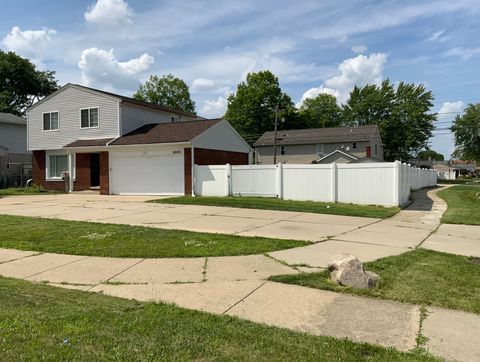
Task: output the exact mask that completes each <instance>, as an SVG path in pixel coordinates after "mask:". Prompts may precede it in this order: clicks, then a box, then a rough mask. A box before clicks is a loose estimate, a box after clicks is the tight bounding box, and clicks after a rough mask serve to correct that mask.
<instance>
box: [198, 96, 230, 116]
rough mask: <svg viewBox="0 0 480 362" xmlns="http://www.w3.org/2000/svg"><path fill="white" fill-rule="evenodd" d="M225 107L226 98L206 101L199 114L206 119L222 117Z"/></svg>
mask: <svg viewBox="0 0 480 362" xmlns="http://www.w3.org/2000/svg"><path fill="white" fill-rule="evenodd" d="M227 105H228V102H227V98H226V97H222V96H220V97H218V98H217V99H214V100H206V101H205V102H204V103H203V107H202V109H201V110H200V114H201V115H202V116H205V117H208V118H215V117H222V116H223V115H224V114H225V112H226V110H227Z"/></svg>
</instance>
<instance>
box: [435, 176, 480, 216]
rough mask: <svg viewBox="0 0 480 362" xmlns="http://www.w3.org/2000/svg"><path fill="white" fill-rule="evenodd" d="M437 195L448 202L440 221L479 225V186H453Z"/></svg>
mask: <svg viewBox="0 0 480 362" xmlns="http://www.w3.org/2000/svg"><path fill="white" fill-rule="evenodd" d="M437 195H438V196H440V197H441V198H442V199H444V200H445V201H446V202H447V204H448V209H447V211H446V212H445V214H443V217H442V220H441V221H442V223H446V224H467V225H480V186H453V187H449V188H448V189H445V190H442V191H439V192H438V194H437Z"/></svg>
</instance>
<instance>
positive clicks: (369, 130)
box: [254, 125, 378, 147]
mask: <svg viewBox="0 0 480 362" xmlns="http://www.w3.org/2000/svg"><path fill="white" fill-rule="evenodd" d="M377 129H378V128H377V126H376V125H368V126H357V127H329V128H308V129H294V130H287V131H278V132H277V145H298V144H314V143H337V142H356V141H369V140H371V139H372V138H373V136H374V134H375V133H376V132H377ZM273 138H274V133H273V132H265V133H264V134H263V135H262V136H261V137H260V138H259V139H258V140H257V141H256V142H255V143H254V146H255V147H258V146H272V145H273Z"/></svg>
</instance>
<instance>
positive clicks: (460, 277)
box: [270, 249, 480, 313]
mask: <svg viewBox="0 0 480 362" xmlns="http://www.w3.org/2000/svg"><path fill="white" fill-rule="evenodd" d="M365 270H370V271H373V272H375V273H377V274H379V275H380V276H381V277H382V281H381V283H380V285H379V286H378V288H376V289H370V290H360V289H353V288H349V287H343V286H340V285H337V284H334V283H332V282H331V281H330V279H329V275H328V271H325V272H321V273H312V274H305V273H303V274H297V275H279V276H274V277H271V278H270V279H271V280H273V281H277V282H283V283H288V284H298V285H302V286H306V287H310V288H316V289H325V290H331V291H335V292H343V293H350V294H357V295H362V296H369V297H375V298H384V299H391V300H395V301H399V302H403V303H414V304H421V305H427V306H429V305H432V306H437V307H444V308H450V309H460V310H464V311H467V312H473V313H480V300H479V296H480V264H479V263H478V261H477V262H475V260H473V259H471V258H468V257H464V256H457V255H453V254H445V253H439V252H436V251H430V250H424V249H417V250H414V251H410V252H407V253H405V254H401V255H398V256H391V257H387V258H383V259H379V260H376V261H374V262H370V263H365Z"/></svg>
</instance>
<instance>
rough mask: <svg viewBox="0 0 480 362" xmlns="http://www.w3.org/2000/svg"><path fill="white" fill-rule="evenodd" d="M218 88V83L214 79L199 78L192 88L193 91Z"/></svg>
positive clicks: (206, 90) (200, 91)
mask: <svg viewBox="0 0 480 362" xmlns="http://www.w3.org/2000/svg"><path fill="white" fill-rule="evenodd" d="M215 89H217V84H216V83H215V81H214V80H212V79H205V78H197V79H194V80H193V82H192V84H191V86H190V90H191V91H192V92H193V93H202V92H211V91H214V90H215Z"/></svg>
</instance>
